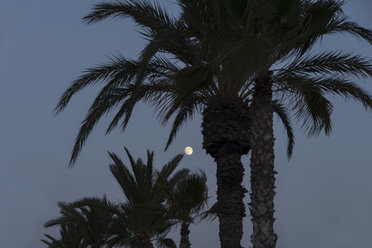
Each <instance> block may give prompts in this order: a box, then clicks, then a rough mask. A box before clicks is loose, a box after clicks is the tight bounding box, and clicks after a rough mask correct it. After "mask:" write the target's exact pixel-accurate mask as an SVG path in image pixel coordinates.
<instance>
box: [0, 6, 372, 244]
mask: <svg viewBox="0 0 372 248" xmlns="http://www.w3.org/2000/svg"><path fill="white" fill-rule="evenodd" d="M96 2H97V1H93V0H79V1H76V0H64V1H51V0H33V1H29V0H17V1H14V0H2V1H1V8H0V115H1V121H0V247H4V248H5V247H6V248H40V247H43V244H41V242H40V239H41V238H43V233H51V234H54V233H55V231H56V230H53V229H51V230H47V229H44V228H43V227H42V225H43V223H45V222H46V221H47V220H48V219H50V218H53V217H56V216H57V215H58V214H59V212H58V208H57V206H56V203H57V201H74V200H77V199H79V198H81V197H84V196H102V195H103V194H107V196H108V198H109V199H111V200H114V201H117V200H120V199H122V194H121V191H120V189H119V187H118V185H116V183H115V181H114V179H113V177H112V176H111V174H110V173H109V170H108V164H109V163H110V160H109V158H108V155H107V153H106V151H108V150H109V151H114V152H116V153H117V154H119V155H120V156H121V157H122V158H123V159H124V161H127V160H126V157H125V156H124V151H123V149H122V146H123V145H125V146H127V147H128V148H129V149H130V151H131V152H132V153H133V154H134V156H136V157H138V156H141V157H145V154H146V149H150V150H154V151H155V160H156V163H157V166H160V165H162V164H164V163H165V162H167V161H169V160H170V159H171V158H172V157H173V156H175V155H176V154H178V153H182V152H183V149H184V147H185V146H188V145H190V146H192V147H193V148H194V154H193V155H192V156H187V157H185V158H184V159H183V161H182V164H181V166H182V167H189V168H195V169H196V168H202V169H204V170H205V171H206V172H207V175H208V185H209V194H210V196H212V199H213V201H214V200H215V195H216V193H215V192H216V180H215V173H216V170H215V168H216V167H215V164H214V163H213V160H212V159H211V157H209V156H207V155H206V154H205V152H204V151H203V150H202V149H201V142H202V137H201V133H200V123H201V118H200V116H199V115H198V116H196V117H195V118H194V119H193V120H192V121H191V122H189V123H188V124H187V125H186V126H185V127H184V128H183V129H182V130H181V131H180V133H179V135H178V136H177V139H176V140H175V142H174V144H173V145H172V146H171V148H170V149H169V151H167V152H165V153H164V152H163V148H164V145H165V142H166V139H167V135H168V133H169V126H166V127H163V126H161V125H160V124H159V122H158V121H157V119H156V115H155V114H153V112H152V109H150V108H149V107H147V106H145V105H138V107H136V109H135V111H134V112H135V113H134V115H133V118H132V120H131V122H130V124H129V126H128V128H127V130H126V132H124V133H121V132H119V131H116V132H113V133H112V134H111V135H109V136H104V128H105V127H106V124H107V122H108V120H109V118H105V119H104V120H103V121H102V122H100V124H99V125H98V126H97V128H96V129H95V130H94V132H93V133H92V135H91V137H90V138H89V139H88V141H87V145H86V146H85V148H84V149H83V151H82V153H81V156H80V157H79V159H78V161H77V163H76V166H75V167H74V168H72V169H68V168H67V164H68V160H69V156H70V152H71V149H72V145H73V142H74V139H75V136H76V134H77V131H78V128H79V125H80V122H81V121H82V119H83V117H84V115H85V114H86V111H87V108H88V106H89V103H90V102H91V101H92V97H94V96H95V94H96V93H97V90H98V87H92V88H90V89H89V90H86V91H84V92H82V93H81V94H78V95H77V96H76V97H75V98H73V100H72V101H71V103H70V105H69V106H68V107H67V109H66V110H65V111H64V112H63V113H62V114H60V115H58V116H57V117H55V116H54V115H53V113H52V111H53V108H54V107H55V104H56V103H57V100H58V98H59V96H60V95H61V94H62V92H63V91H64V90H65V89H66V87H67V86H68V84H69V83H70V82H71V81H72V80H73V79H75V78H76V77H77V76H79V74H80V73H81V71H82V70H83V69H85V68H87V67H91V66H93V65H96V64H100V63H103V62H105V61H107V56H108V55H110V54H113V53H116V52H121V53H122V54H124V55H125V56H127V57H129V58H135V57H136V55H137V54H138V52H139V51H140V49H141V47H142V45H143V41H142V40H141V39H140V35H139V34H138V32H137V31H136V30H137V29H136V27H135V25H134V24H133V23H132V22H131V21H129V20H116V21H112V20H109V21H104V22H102V23H98V24H94V25H85V24H84V23H82V22H81V17H83V16H84V15H85V14H87V13H88V12H89V10H90V8H91V7H92V5H93V4H94V3H96ZM161 2H162V3H164V4H165V6H166V7H167V8H169V9H172V10H175V4H174V3H173V2H175V0H169V1H168V0H163V1H161ZM371 10H372V1H370V0H349V1H348V3H347V4H346V5H345V12H346V13H347V14H348V15H349V16H351V17H352V18H353V19H354V20H356V21H358V22H359V23H360V24H362V25H364V26H366V27H368V28H370V29H371V28H372V17H371V14H370V13H371ZM322 47H323V48H327V49H344V50H346V51H354V52H356V53H359V54H362V55H365V56H368V57H369V58H372V49H371V47H369V46H368V45H367V44H365V43H363V42H360V41H356V40H354V39H351V38H350V36H347V35H343V36H337V37H327V38H326V39H324V41H323V43H322ZM359 83H360V85H362V86H363V87H365V88H366V89H368V91H369V92H370V93H372V80H359ZM334 102H335V111H334V114H333V121H334V129H333V133H332V135H331V137H325V136H324V135H321V136H319V137H318V138H317V139H315V138H310V139H308V138H307V137H306V136H305V135H304V134H303V133H302V132H301V130H299V129H296V138H297V139H296V146H295V151H294V156H293V158H292V159H291V160H290V161H289V162H288V161H287V158H286V152H285V146H286V139H285V136H284V131H283V128H282V126H281V124H280V123H278V122H276V121H275V124H276V126H275V135H276V138H277V139H276V168H277V170H278V172H279V174H278V176H277V191H278V194H277V197H276V202H275V204H276V214H275V216H276V219H277V222H276V231H277V233H278V234H279V240H278V245H277V247H278V248H297V247H301V248H313V247H317V248H332V247H337V248H350V247H369V246H370V244H371V243H372V235H371V230H372V180H371V179H372V128H371V127H372V112H365V111H364V109H363V108H362V107H361V106H360V105H359V104H355V103H353V102H345V101H343V100H341V99H339V98H336V99H335V101H334ZM243 162H244V164H245V165H246V168H247V170H246V176H245V181H244V184H245V185H246V187H247V188H249V180H248V179H249V169H248V157H245V158H244V159H243ZM247 196H248V195H247ZM245 201H246V202H247V201H248V199H247V197H246V199H245ZM244 221H245V222H244V224H245V233H244V240H243V245H244V247H248V243H249V242H248V241H249V236H250V233H251V223H250V220H249V216H247V217H246V219H245V220H244ZM172 237H174V238H175V239H178V232H175V233H172ZM191 242H192V244H193V247H218V246H219V245H218V236H217V222H212V223H202V224H199V225H196V226H192V228H191Z"/></svg>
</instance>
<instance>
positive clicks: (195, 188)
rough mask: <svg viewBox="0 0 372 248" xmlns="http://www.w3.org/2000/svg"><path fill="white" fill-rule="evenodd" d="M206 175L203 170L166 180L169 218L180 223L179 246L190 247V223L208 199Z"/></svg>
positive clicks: (181, 247)
mask: <svg viewBox="0 0 372 248" xmlns="http://www.w3.org/2000/svg"><path fill="white" fill-rule="evenodd" d="M206 183H207V177H206V175H205V173H204V172H201V173H200V174H198V173H190V174H188V175H187V176H186V177H184V178H183V179H182V180H178V181H177V182H172V181H170V182H167V183H166V184H165V185H166V187H165V189H166V193H167V205H168V211H169V212H170V215H171V218H172V219H174V220H176V222H177V223H179V224H180V225H181V230H180V232H181V239H180V245H179V248H190V247H191V243H190V238H189V234H190V230H189V227H190V224H191V223H193V222H194V221H195V219H196V218H197V217H198V216H199V215H200V212H201V211H202V210H203V209H204V207H205V206H206V204H207V201H208V187H207V184H206Z"/></svg>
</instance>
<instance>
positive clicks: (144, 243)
mask: <svg viewBox="0 0 372 248" xmlns="http://www.w3.org/2000/svg"><path fill="white" fill-rule="evenodd" d="M125 151H126V153H127V155H128V158H129V161H130V167H131V171H132V172H131V171H130V170H129V168H128V167H127V166H126V165H125V164H124V163H123V162H122V161H121V159H120V158H119V157H118V156H117V155H116V154H114V153H111V152H110V153H109V155H110V157H111V158H112V160H113V161H114V163H113V164H111V165H110V170H111V172H112V174H113V176H114V177H115V179H116V181H117V182H118V183H119V185H120V187H121V189H122V191H123V193H124V196H125V198H126V202H125V203H124V204H120V205H119V207H118V208H117V209H116V210H114V211H115V217H114V218H113V220H112V226H111V230H110V232H111V238H110V240H109V242H108V243H109V244H110V245H111V246H121V245H122V246H128V247H131V248H150V247H153V244H152V243H153V242H156V243H157V244H158V246H160V247H172V248H173V247H176V245H175V243H174V241H173V240H171V239H168V238H166V235H167V233H168V232H169V231H170V229H171V227H172V226H173V225H174V224H175V222H174V221H172V220H171V219H170V215H169V213H168V212H169V211H168V209H167V207H166V206H165V200H166V193H165V191H164V188H163V183H162V182H161V180H160V179H159V178H160V177H161V178H162V179H165V180H167V181H171V182H175V183H176V182H177V181H178V180H180V179H182V178H183V177H184V176H185V175H186V174H187V173H188V170H186V169H184V170H179V171H177V172H175V169H176V168H177V166H178V164H179V162H180V161H181V159H182V155H178V156H176V157H174V158H173V159H172V160H171V161H170V162H169V163H167V164H166V165H164V166H163V167H162V169H161V170H160V171H155V170H154V169H153V158H154V153H153V152H149V151H148V152H147V162H146V164H144V163H143V162H142V160H141V159H138V160H137V161H135V160H134V159H133V157H132V156H131V154H130V153H129V151H128V150H127V149H126V148H125Z"/></svg>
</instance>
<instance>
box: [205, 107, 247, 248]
mask: <svg viewBox="0 0 372 248" xmlns="http://www.w3.org/2000/svg"><path fill="white" fill-rule="evenodd" d="M248 117H249V113H248V105H247V104H245V103H242V102H240V101H238V100H236V101H232V102H228V103H226V102H221V101H216V102H209V104H208V107H207V108H206V109H205V110H204V112H203V123H202V133H203V148H204V149H205V150H206V152H207V153H208V154H210V155H211V156H212V157H213V158H214V159H215V161H216V163H217V216H218V219H219V238H220V243H221V248H240V247H242V246H241V244H240V243H241V239H242V235H243V218H244V216H245V207H244V203H243V198H244V194H245V193H246V190H245V189H244V187H243V186H242V181H243V176H244V168H243V165H242V163H241V161H240V158H241V156H242V155H243V154H247V153H248V152H249V149H250V146H249V134H250V132H249V127H250V124H249V118H248Z"/></svg>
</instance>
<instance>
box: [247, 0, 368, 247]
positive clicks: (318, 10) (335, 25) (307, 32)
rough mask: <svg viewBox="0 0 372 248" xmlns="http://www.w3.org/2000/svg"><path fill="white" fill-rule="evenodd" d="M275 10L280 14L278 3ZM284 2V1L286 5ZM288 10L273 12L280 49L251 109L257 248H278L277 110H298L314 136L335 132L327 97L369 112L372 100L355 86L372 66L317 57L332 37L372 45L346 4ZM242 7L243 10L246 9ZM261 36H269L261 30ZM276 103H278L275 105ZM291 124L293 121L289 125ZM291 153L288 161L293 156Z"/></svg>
mask: <svg viewBox="0 0 372 248" xmlns="http://www.w3.org/2000/svg"><path fill="white" fill-rule="evenodd" d="M271 2H272V9H275V8H276V6H275V1H271ZM282 2H285V1H282ZM287 3H290V4H289V5H288V6H287V8H284V9H279V10H282V12H281V11H276V12H275V11H273V14H272V15H271V16H272V18H273V26H271V28H272V29H274V30H277V31H278V33H277V34H275V36H273V38H274V39H272V43H273V44H276V45H275V49H274V50H273V51H272V54H271V56H269V57H268V59H267V61H266V63H265V66H264V67H263V68H262V69H261V70H259V71H258V73H257V75H256V78H255V80H254V81H253V94H252V104H251V105H250V107H251V112H250V113H251V118H252V119H251V120H252V121H251V130H252V136H251V145H252V153H251V164H250V166H251V193H250V196H251V202H250V204H249V206H250V211H251V215H252V222H253V233H252V235H251V242H252V244H253V247H254V248H261V247H262V248H263V247H264V248H273V247H275V245H276V240H277V235H276V234H275V232H274V217H273V214H274V196H275V174H276V171H275V170H274V132H273V110H274V108H283V109H282V113H286V112H288V110H287V109H286V108H285V105H287V108H290V109H292V110H294V114H295V116H296V117H297V118H299V119H303V120H304V125H303V127H305V130H307V131H308V133H309V135H317V134H319V133H320V132H321V131H322V130H324V132H325V133H326V134H329V133H330V131H331V118H330V115H331V113H332V109H333V105H332V104H331V102H330V100H329V99H328V97H326V96H327V95H331V96H334V95H339V96H342V97H345V98H352V99H354V100H356V101H358V102H360V103H362V104H363V105H364V106H365V107H366V108H371V107H372V99H371V96H370V95H369V94H368V93H367V92H366V91H364V90H363V89H361V88H360V87H359V86H358V85H356V84H355V83H354V82H353V76H357V77H360V78H364V77H367V76H371V75H372V66H371V65H372V63H371V61H370V60H368V59H366V58H363V57H361V56H358V55H352V54H350V53H343V52H341V51H323V52H314V51H313V49H312V47H313V45H314V44H315V43H316V42H317V41H318V40H319V39H321V38H323V37H324V36H325V35H327V34H332V33H340V32H347V33H350V34H352V35H354V36H356V37H358V38H361V39H364V40H366V41H367V42H369V43H372V32H371V31H370V30H368V29H364V28H362V27H360V26H359V25H357V24H356V23H354V22H351V21H350V20H349V19H348V17H347V16H345V14H344V13H343V11H342V9H341V7H342V4H343V2H342V1H329V0H321V1H299V0H290V1H287ZM242 7H243V6H242ZM261 30H264V28H262V29H261ZM273 97H274V99H277V100H275V101H273V100H272V99H273ZM283 119H285V118H283ZM288 121H289V120H288ZM291 152H292V151H291V150H289V153H288V155H289V156H290V155H291Z"/></svg>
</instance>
